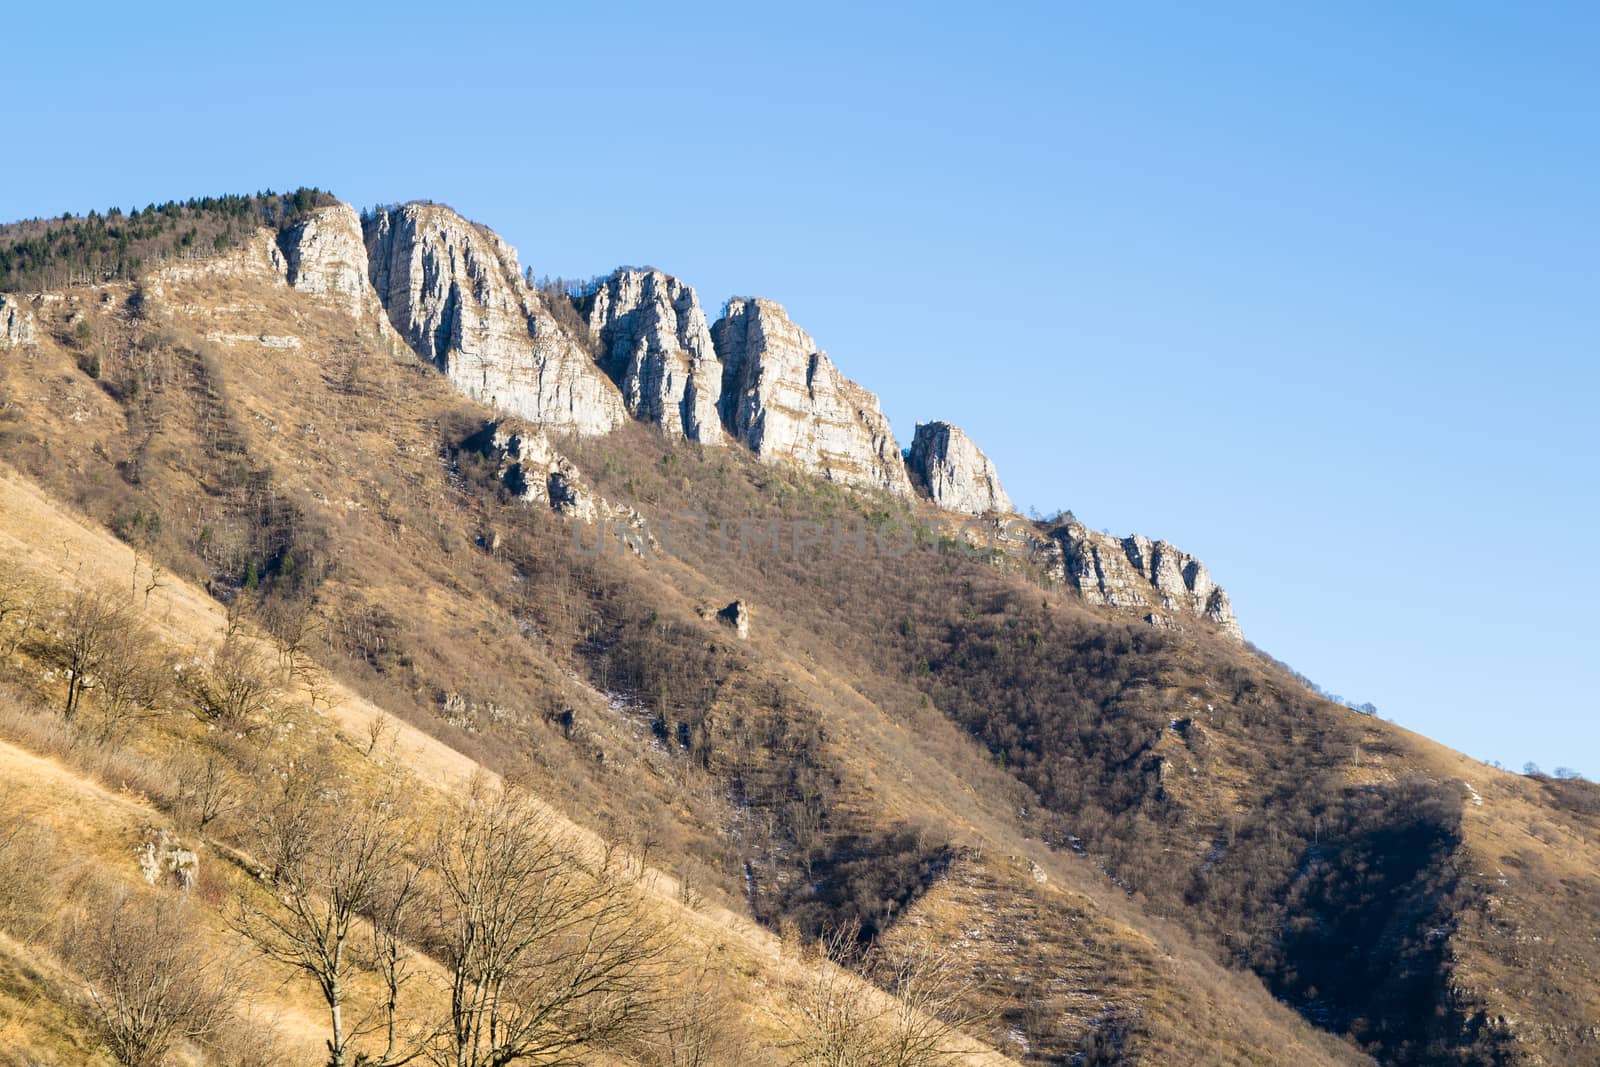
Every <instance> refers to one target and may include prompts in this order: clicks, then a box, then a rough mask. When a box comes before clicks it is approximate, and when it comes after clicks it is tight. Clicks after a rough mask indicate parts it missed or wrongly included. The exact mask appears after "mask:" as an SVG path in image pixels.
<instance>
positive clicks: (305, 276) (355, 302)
mask: <svg viewBox="0 0 1600 1067" xmlns="http://www.w3.org/2000/svg"><path fill="white" fill-rule="evenodd" d="M278 244H279V247H280V248H281V249H282V250H283V256H284V260H285V276H286V280H287V281H288V283H289V284H290V285H291V286H292V287H294V288H295V289H298V290H300V291H301V292H305V293H311V294H313V295H317V296H322V297H325V298H327V299H328V300H330V301H332V302H334V303H336V304H338V305H339V306H341V307H343V308H345V309H346V310H347V311H349V312H350V314H351V315H353V316H355V317H357V318H361V317H364V316H370V317H372V318H374V319H375V320H376V321H378V322H380V323H382V322H385V318H384V315H383V309H382V306H381V305H380V304H379V302H378V294H377V293H376V292H374V291H373V288H372V282H371V281H370V280H369V279H368V277H367V245H366V239H365V237H364V236H363V234H362V232H361V216H360V215H358V214H356V209H355V208H353V207H351V206H350V205H349V204H335V205H333V206H331V207H325V208H318V209H317V210H316V211H314V212H312V213H311V215H310V217H309V218H307V219H306V220H305V221H304V222H302V223H300V224H299V225H298V226H295V227H294V228H293V229H291V230H288V231H286V232H285V233H284V234H283V235H282V236H281V237H280V238H279V240H278Z"/></svg>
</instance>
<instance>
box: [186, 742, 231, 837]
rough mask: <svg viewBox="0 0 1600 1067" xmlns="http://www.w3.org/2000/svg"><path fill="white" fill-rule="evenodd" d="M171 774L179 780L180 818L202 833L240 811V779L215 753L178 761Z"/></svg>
mask: <svg viewBox="0 0 1600 1067" xmlns="http://www.w3.org/2000/svg"><path fill="white" fill-rule="evenodd" d="M172 777H173V779H174V780H176V781H177V783H178V818H179V819H181V820H182V821H183V823H184V825H186V826H187V827H189V828H190V829H193V830H196V831H198V832H200V833H205V831H206V829H207V827H209V826H210V825H211V824H212V823H214V822H216V821H217V820H218V819H221V818H225V817H226V816H228V815H230V814H232V813H233V812H234V811H236V810H238V808H239V806H240V805H241V803H242V802H243V799H242V797H241V795H240V790H239V783H238V780H237V779H236V778H235V777H234V775H233V772H231V771H230V770H229V769H228V765H227V762H226V761H225V760H224V759H223V758H222V757H221V756H219V755H217V754H216V753H215V752H207V753H206V754H205V755H204V756H201V755H198V754H191V755H188V756H186V757H184V758H182V759H180V760H178V761H176V762H175V764H174V766H173V774H172Z"/></svg>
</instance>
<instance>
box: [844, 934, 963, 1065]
mask: <svg viewBox="0 0 1600 1067" xmlns="http://www.w3.org/2000/svg"><path fill="white" fill-rule="evenodd" d="M867 967H868V969H869V971H870V973H871V975H872V977H874V978H876V979H877V980H878V982H879V984H881V985H882V986H883V987H884V988H885V989H887V990H888V991H889V992H891V993H893V994H894V1000H893V1002H892V1003H891V1004H890V1007H889V1010H888V1012H887V1014H886V1017H884V1018H883V1019H882V1022H884V1023H885V1024H886V1027H885V1029H886V1031H887V1033H886V1037H885V1039H884V1042H885V1043H884V1048H885V1051H886V1053H887V1055H886V1056H885V1058H884V1059H883V1061H882V1062H883V1064H884V1065H885V1067H920V1065H924V1064H930V1065H931V1064H945V1063H949V1062H951V1061H953V1060H956V1059H958V1057H960V1056H961V1054H962V1051H963V1046H964V1045H965V1044H966V1041H965V1037H966V1032H970V1031H972V1030H975V1029H977V1028H978V1027H979V1026H980V1025H981V1024H982V1023H983V1022H984V1021H985V1016H984V1015H983V1014H982V1013H981V1012H980V1011H979V1010H978V1009H977V1008H976V1007H974V1006H973V1004H974V999H975V998H974V993H975V990H974V988H973V982H972V979H971V977H970V976H969V975H967V974H964V973H963V972H962V970H961V968H960V961H959V960H958V959H957V958H956V957H955V956H954V955H952V954H951V953H948V952H943V951H938V950H934V949H930V948H926V947H917V948H912V949H909V950H906V951H903V952H899V953H885V952H882V951H881V950H877V949H874V950H873V951H872V952H870V953H868V959H867Z"/></svg>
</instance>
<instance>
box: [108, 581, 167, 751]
mask: <svg viewBox="0 0 1600 1067" xmlns="http://www.w3.org/2000/svg"><path fill="white" fill-rule="evenodd" d="M95 683H96V688H97V689H98V690H99V693H100V700H99V725H98V728H97V733H98V735H99V738H100V740H101V741H115V740H118V739H120V738H121V737H123V736H124V735H125V734H126V733H127V732H128V730H129V729H130V728H131V727H132V725H133V724H134V723H135V722H136V721H137V720H139V719H142V718H145V717H148V716H150V715H153V714H155V713H156V712H158V711H159V710H160V709H161V707H162V706H163V705H164V704H165V703H166V702H167V700H168V699H169V698H170V696H171V694H172V688H173V684H172V683H173V671H172V664H171V662H170V661H169V660H168V659H167V657H165V656H163V655H162V654H161V646H160V644H159V643H158V641H157V639H156V636H155V634H154V632H152V631H151V629H150V627H149V626H147V625H146V624H145V623H144V621H143V620H142V619H140V618H139V617H138V616H137V615H136V614H134V613H133V612H131V611H130V612H128V613H127V616H126V618H123V619H121V620H120V625H116V626H114V627H113V628H112V629H111V630H110V632H109V633H107V634H106V636H105V639H104V642H103V644H102V647H101V650H100V659H99V663H98V666H97V668H96V674H95Z"/></svg>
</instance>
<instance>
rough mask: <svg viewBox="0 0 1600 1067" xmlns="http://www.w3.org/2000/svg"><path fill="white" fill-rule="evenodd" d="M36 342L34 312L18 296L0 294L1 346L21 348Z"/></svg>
mask: <svg viewBox="0 0 1600 1067" xmlns="http://www.w3.org/2000/svg"><path fill="white" fill-rule="evenodd" d="M33 342H34V328H33V313H32V312H30V311H29V310H28V309H27V308H25V307H23V306H22V305H21V304H19V303H17V299H16V297H11V296H5V295H0V348H20V347H21V346H22V345H31V344H33Z"/></svg>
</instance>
